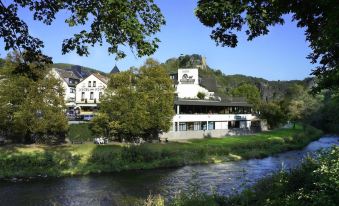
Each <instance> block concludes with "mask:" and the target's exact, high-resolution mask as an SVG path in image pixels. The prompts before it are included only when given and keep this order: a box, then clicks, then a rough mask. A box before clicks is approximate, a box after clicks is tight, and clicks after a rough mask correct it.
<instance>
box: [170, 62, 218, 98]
mask: <svg viewBox="0 0 339 206" xmlns="http://www.w3.org/2000/svg"><path fill="white" fill-rule="evenodd" d="M178 82H179V83H178V85H177V87H176V93H177V94H178V97H179V98H189V99H197V98H198V97H197V94H198V93H199V92H201V93H204V94H205V99H209V97H210V96H213V95H214V93H213V92H209V91H208V90H207V89H206V88H204V87H202V86H200V85H199V70H198V69H192V68H187V69H178Z"/></svg>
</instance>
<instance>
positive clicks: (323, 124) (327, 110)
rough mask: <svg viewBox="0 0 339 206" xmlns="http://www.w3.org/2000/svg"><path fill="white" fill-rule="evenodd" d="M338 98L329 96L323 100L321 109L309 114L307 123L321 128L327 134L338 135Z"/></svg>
mask: <svg viewBox="0 0 339 206" xmlns="http://www.w3.org/2000/svg"><path fill="white" fill-rule="evenodd" d="M338 113H339V98H338V97H337V96H329V97H327V98H325V100H324V102H323V104H322V105H321V107H320V108H319V109H318V110H316V111H314V112H313V113H311V115H310V116H309V119H308V123H310V124H312V125H314V126H315V127H318V128H321V129H322V130H324V131H325V132H327V133H335V134H339V125H338V122H339V115H338Z"/></svg>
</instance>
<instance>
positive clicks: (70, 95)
mask: <svg viewBox="0 0 339 206" xmlns="http://www.w3.org/2000/svg"><path fill="white" fill-rule="evenodd" d="M50 74H51V75H52V76H54V77H55V78H57V79H59V80H60V81H61V85H62V87H63V88H64V91H65V102H66V106H67V113H69V114H73V110H74V108H75V95H76V94H75V91H76V90H75V87H76V85H77V84H78V83H79V82H80V78H79V77H78V76H77V75H75V74H74V73H73V72H72V71H67V70H63V69H58V68H52V69H51V72H50Z"/></svg>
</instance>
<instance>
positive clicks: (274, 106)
mask: <svg viewBox="0 0 339 206" xmlns="http://www.w3.org/2000/svg"><path fill="white" fill-rule="evenodd" d="M260 118H262V119H266V120H267V123H268V125H269V126H270V128H276V127H278V126H279V125H281V124H282V123H284V122H285V121H286V115H285V114H284V112H283V109H282V108H281V106H280V105H279V104H278V103H275V102H269V103H262V104H261V105H260Z"/></svg>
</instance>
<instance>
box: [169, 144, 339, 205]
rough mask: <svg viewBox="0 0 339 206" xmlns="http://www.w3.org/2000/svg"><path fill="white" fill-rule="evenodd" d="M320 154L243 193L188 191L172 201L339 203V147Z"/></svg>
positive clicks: (176, 203)
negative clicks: (224, 195) (226, 193)
mask: <svg viewBox="0 0 339 206" xmlns="http://www.w3.org/2000/svg"><path fill="white" fill-rule="evenodd" d="M319 154H320V156H318V157H313V158H311V157H308V158H306V159H305V160H304V162H303V163H302V164H301V166H300V167H298V168H296V169H293V170H290V171H284V170H283V171H279V172H277V173H275V174H273V175H271V176H269V177H267V178H264V179H262V180H260V181H259V182H258V183H257V184H255V185H254V186H253V187H251V188H249V189H247V190H244V191H243V192H241V193H240V194H234V195H233V196H230V197H222V196H219V195H217V194H213V195H206V194H203V193H191V192H189V193H184V194H181V195H179V196H177V197H176V198H175V199H174V200H172V201H171V202H170V203H168V205H170V206H191V205H195V206H198V205H215V206H223V205H230V206H232V205H234V206H249V205H251V206H269V205H277V206H280V205H291V206H292V205H293V206H296V205H307V206H320V205H324V206H325V205H326V206H336V205H339V196H338V194H339V147H338V146H334V147H332V148H331V149H329V150H323V151H321V152H320V153H319Z"/></svg>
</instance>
